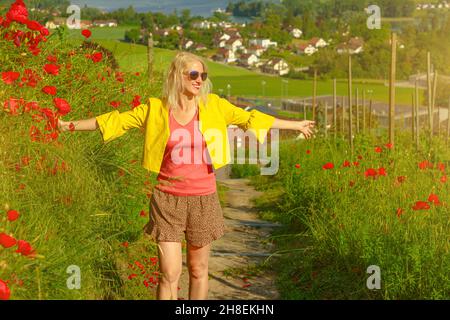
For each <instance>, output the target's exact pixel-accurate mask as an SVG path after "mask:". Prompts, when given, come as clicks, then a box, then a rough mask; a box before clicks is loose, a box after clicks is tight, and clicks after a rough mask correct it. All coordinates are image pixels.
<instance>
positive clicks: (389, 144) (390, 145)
mask: <svg viewBox="0 0 450 320" xmlns="http://www.w3.org/2000/svg"><path fill="white" fill-rule="evenodd" d="M384 146H385V147H386V148H387V149H392V148H393V147H394V145H393V144H392V143H386V144H385V145H384Z"/></svg>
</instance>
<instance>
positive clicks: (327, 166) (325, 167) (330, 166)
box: [322, 162, 334, 170]
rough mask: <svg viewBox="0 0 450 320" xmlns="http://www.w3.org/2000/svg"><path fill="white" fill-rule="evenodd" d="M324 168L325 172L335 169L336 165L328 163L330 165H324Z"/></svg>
mask: <svg viewBox="0 0 450 320" xmlns="http://www.w3.org/2000/svg"><path fill="white" fill-rule="evenodd" d="M322 168H323V169H324V170H328V169H333V168H334V164H333V163H332V162H328V163H326V164H324V165H323V166H322Z"/></svg>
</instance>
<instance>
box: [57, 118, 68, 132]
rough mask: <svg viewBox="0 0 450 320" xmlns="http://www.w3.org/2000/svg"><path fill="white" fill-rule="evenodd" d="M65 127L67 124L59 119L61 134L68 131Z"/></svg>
mask: <svg viewBox="0 0 450 320" xmlns="http://www.w3.org/2000/svg"><path fill="white" fill-rule="evenodd" d="M65 127H66V122H65V121H62V120H61V119H58V130H59V131H60V132H64V131H66V130H65Z"/></svg>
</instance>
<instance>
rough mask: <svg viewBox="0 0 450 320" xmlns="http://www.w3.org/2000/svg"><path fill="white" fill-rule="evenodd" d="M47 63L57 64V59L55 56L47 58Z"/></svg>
mask: <svg viewBox="0 0 450 320" xmlns="http://www.w3.org/2000/svg"><path fill="white" fill-rule="evenodd" d="M46 59H47V61H48V62H54V63H56V62H58V58H57V57H55V56H51V55H50V56H47V58H46Z"/></svg>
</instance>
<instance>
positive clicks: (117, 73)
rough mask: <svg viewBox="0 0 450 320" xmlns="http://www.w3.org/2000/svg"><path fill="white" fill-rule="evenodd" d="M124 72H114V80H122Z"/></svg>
mask: <svg viewBox="0 0 450 320" xmlns="http://www.w3.org/2000/svg"><path fill="white" fill-rule="evenodd" d="M123 75H124V73H123V72H116V80H117V81H119V82H124V81H125V80H124V78H123Z"/></svg>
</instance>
